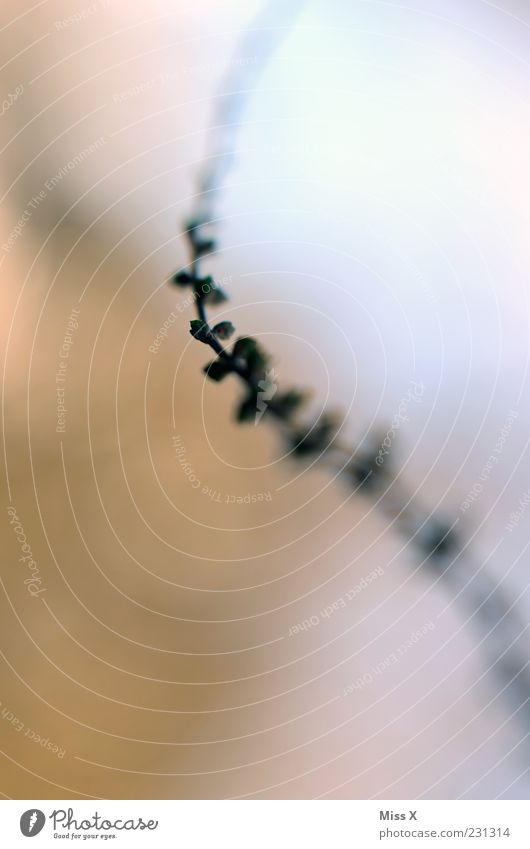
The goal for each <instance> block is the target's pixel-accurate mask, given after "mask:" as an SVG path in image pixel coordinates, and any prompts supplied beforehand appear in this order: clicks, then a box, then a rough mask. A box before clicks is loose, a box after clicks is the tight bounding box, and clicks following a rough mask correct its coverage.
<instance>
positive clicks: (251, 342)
mask: <svg viewBox="0 0 530 849" xmlns="http://www.w3.org/2000/svg"><path fill="white" fill-rule="evenodd" d="M257 346H258V343H257V342H256V340H255V339H253V338H252V337H251V336H240V337H239V339H236V341H235V344H234V347H233V354H234V357H238V358H240V359H242V360H246V359H247V357H248V355H249V354H250V353H251V352H252V351H255V350H256V348H257Z"/></svg>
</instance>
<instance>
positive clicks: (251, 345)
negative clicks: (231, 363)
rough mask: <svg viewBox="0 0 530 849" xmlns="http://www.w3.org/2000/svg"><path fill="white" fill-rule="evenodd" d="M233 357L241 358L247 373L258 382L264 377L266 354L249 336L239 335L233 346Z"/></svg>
mask: <svg viewBox="0 0 530 849" xmlns="http://www.w3.org/2000/svg"><path fill="white" fill-rule="evenodd" d="M233 354H234V357H235V358H236V359H238V360H242V362H243V363H244V364H245V367H246V369H247V371H248V373H249V375H250V376H251V377H252V378H253V379H254V380H255V381H256V382H258V381H259V380H262V379H263V378H264V377H265V368H266V366H267V362H268V359H267V355H266V354H265V352H264V351H262V349H261V348H260V347H259V345H258V343H257V342H256V340H255V339H253V338H252V337H251V336H241V337H240V338H239V339H238V340H237V341H236V343H235V345H234V347H233Z"/></svg>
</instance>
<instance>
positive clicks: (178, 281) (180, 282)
mask: <svg viewBox="0 0 530 849" xmlns="http://www.w3.org/2000/svg"><path fill="white" fill-rule="evenodd" d="M171 282H172V283H174V284H175V285H176V286H190V285H191V284H192V283H193V275H191V274H190V273H189V271H179V272H177V274H174V275H173V277H172V278H171Z"/></svg>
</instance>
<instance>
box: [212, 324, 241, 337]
mask: <svg viewBox="0 0 530 849" xmlns="http://www.w3.org/2000/svg"><path fill="white" fill-rule="evenodd" d="M234 330H235V327H234V325H233V324H232V322H231V321H220V322H219V324H216V325H215V327H214V328H212V332H213V333H215V335H216V336H217V337H218V338H219V339H230V337H231V336H232V334H233V332H234Z"/></svg>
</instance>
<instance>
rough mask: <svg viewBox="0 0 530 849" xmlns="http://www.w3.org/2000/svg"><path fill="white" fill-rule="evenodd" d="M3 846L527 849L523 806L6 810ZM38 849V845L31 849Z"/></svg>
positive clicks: (162, 805)
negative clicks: (469, 848) (31, 840)
mask: <svg viewBox="0 0 530 849" xmlns="http://www.w3.org/2000/svg"><path fill="white" fill-rule="evenodd" d="M0 825H1V835H2V838H1V845H2V846H5V847H9V849H11V847H13V846H27V845H28V843H27V841H28V838H33V837H34V838H36V842H35V844H34V845H35V846H36V847H38V846H51V845H54V846H59V845H61V844H65V843H66V841H69V844H67V845H71V844H72V843H76V844H79V845H81V844H84V845H87V844H90V845H93V844H94V843H96V841H99V843H100V844H101V843H102V842H103V843H104V845H106V846H108V845H111V846H123V847H125V846H162V847H166V846H168V847H169V846H171V847H174V846H182V847H208V849H210V847H225V846H226V847H236V849H237V847H245V849H248V847H252V849H271V846H277V847H278V849H285V847H291V846H293V847H294V846H297V847H304V849H305V848H306V847H307V849H313V847H318V849H323V847H326V849H328V847H333V846H340V847H344V846H348V847H350V846H351V847H360V849H369V848H370V847H372V846H379V847H383V846H388V847H390V846H402V847H407V849H413V847H415V846H418V847H420V846H438V847H440V849H441V847H444V846H447V847H455V849H456V847H459V846H475V847H478V846H483V847H491V849H496V847H507V849H529V847H530V804H529V803H527V802H521V801H513V802H511V801H495V802H491V801H482V802H481V801H471V802H464V801H428V802H424V801H422V802H404V801H392V802H391V801H388V802H378V801H317V802H311V801H171V800H165V801H158V800H157V801H153V800H129V801H127V800H125V801H123V800H115V801H98V802H94V801H85V800H82V801H46V800H45V801H35V800H31V801H13V800H9V801H3V802H1V803H0ZM32 845H33V844H32Z"/></svg>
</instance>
